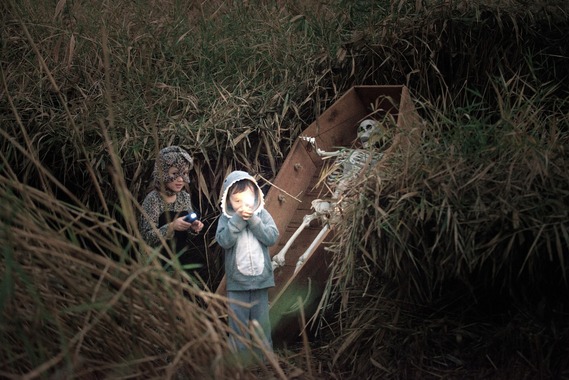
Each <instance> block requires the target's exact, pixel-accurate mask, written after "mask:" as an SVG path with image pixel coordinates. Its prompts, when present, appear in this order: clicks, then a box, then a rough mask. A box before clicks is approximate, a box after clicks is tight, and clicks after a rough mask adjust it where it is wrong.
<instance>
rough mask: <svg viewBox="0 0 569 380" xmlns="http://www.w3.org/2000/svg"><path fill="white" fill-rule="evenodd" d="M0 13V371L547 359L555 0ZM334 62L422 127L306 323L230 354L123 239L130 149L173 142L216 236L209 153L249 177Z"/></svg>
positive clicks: (559, 185)
mask: <svg viewBox="0 0 569 380" xmlns="http://www.w3.org/2000/svg"><path fill="white" fill-rule="evenodd" d="M0 11H1V14H0V17H1V23H2V26H3V27H2V28H1V30H0V33H1V41H2V45H1V47H0V49H1V54H0V57H1V58H0V124H1V129H0V145H1V154H0V196H1V198H2V204H1V205H0V210H1V214H0V216H1V222H0V243H1V245H2V247H3V255H2V258H1V259H0V268H1V270H2V276H1V278H2V280H1V286H0V309H1V318H2V319H1V321H0V322H1V323H0V331H1V340H2V342H3V344H2V347H1V348H0V349H1V350H2V351H1V354H0V361H1V363H2V365H0V367H1V368H2V370H3V371H4V372H3V373H2V375H3V376H6V377H13V378H17V377H19V376H20V375H22V374H27V378H35V377H54V376H60V377H66V378H69V377H81V378H83V377H89V376H91V377H93V378H97V377H132V376H135V377H141V378H151V377H156V378H164V377H173V376H175V374H176V373H179V372H180V371H182V372H183V371H187V372H189V373H191V374H192V375H194V376H200V377H206V378H207V377H215V378H225V377H226V378H234V377H235V376H240V377H242V378H247V377H248V376H249V377H250V376H255V375H259V373H262V376H266V377H269V376H274V377H277V378H279V377H281V378H282V377H283V376H290V377H294V376H296V377H304V378H318V377H324V378H325V377H331V378H334V377H335V376H336V377H342V378H354V377H366V378H368V377H375V376H379V375H381V376H383V377H387V378H413V377H420V378H424V377H447V378H456V377H469V375H470V377H473V378H478V377H483V376H488V377H499V376H500V375H502V377H508V375H511V376H509V377H516V378H523V377H563V376H567V369H566V367H564V366H563V363H561V362H560V360H559V358H560V357H561V358H563V357H566V354H567V352H566V348H565V347H566V346H567V344H566V343H567V329H566V327H567V326H566V323H565V322H564V320H565V319H566V313H567V306H566V302H565V301H564V299H565V298H564V297H565V296H566V295H567V292H566V290H567V289H566V288H567V284H566V274H567V246H568V243H569V242H568V240H569V238H568V235H569V234H568V233H567V229H568V227H567V225H568V223H567V209H569V207H568V193H567V190H566V183H567V170H566V168H567V130H568V125H567V124H568V123H567V115H568V114H569V113H568V111H567V110H568V104H567V94H568V93H569V91H568V89H567V77H568V76H569V72H568V71H567V67H569V65H568V64H567V60H568V56H569V52H568V51H567V48H566V46H567V44H566V43H565V39H566V35H567V31H568V30H569V26H568V25H569V21H568V17H567V16H568V12H569V9H568V8H567V2H565V1H561V0H560V1H548V2H533V3H532V4H526V3H524V2H519V1H513V0H512V1H509V0H508V1H498V2H496V1H488V2H472V1H453V2H450V1H448V2H438V1H437V2H434V1H423V2H408V1H399V2H389V3H388V2H377V1H369V2H368V1H357V2H346V1H342V0H337V1H329V2H301V1H298V2H297V1H278V2H245V3H242V4H241V3H240V4H237V3H234V2H228V1H221V0H220V1H209V2H198V3H195V2H182V1H174V0H161V1H146V2H135V3H127V2H120V1H119V2H87V1H69V0H67V1H66V0H61V1H57V2H43V1H35V0H24V1H13V0H10V1H7V2H2V3H1V4H0ZM236 37H237V38H236ZM355 84H405V85H407V86H408V87H409V88H410V89H411V93H412V94H413V95H414V97H415V98H416V100H417V101H418V108H419V110H420V112H421V114H422V116H423V117H424V119H425V120H426V121H427V123H426V125H425V129H424V135H423V136H422V140H421V144H420V145H417V146H416V147H415V149H413V150H412V151H411V152H412V153H413V154H412V155H409V154H407V153H410V152H402V153H401V154H400V155H396V156H394V157H393V158H392V159H391V161H390V162H389V166H387V167H383V168H382V169H381V171H378V172H371V173H370V174H369V175H368V176H367V177H365V181H364V182H362V184H361V188H362V189H365V192H363V196H362V197H354V201H353V203H352V206H353V207H352V208H347V216H348V219H347V220H346V224H345V225H343V226H339V227H338V232H339V233H338V235H337V236H338V240H337V241H335V242H333V249H334V250H335V252H336V253H337V255H336V256H335V267H334V273H333V276H332V278H331V282H330V287H329V288H328V291H329V292H328V293H327V295H326V297H327V298H326V299H325V300H326V301H327V302H326V306H327V308H326V310H324V311H323V312H322V316H323V317H325V318H327V319H324V320H321V321H320V323H321V324H322V325H323V326H326V325H329V326H331V329H324V330H323V332H322V335H323V336H322V340H321V341H319V343H312V346H310V347H308V346H307V345H306V344H304V345H302V348H301V349H299V350H298V352H295V353H290V352H283V353H280V354H281V356H280V358H279V359H280V361H279V362H278V363H276V364H275V363H273V362H271V363H269V364H268V365H267V366H264V367H263V366H261V367H260V368H258V369H256V370H255V371H258V372H259V373H255V372H254V371H251V370H250V369H243V368H240V367H239V366H237V367H234V366H233V365H232V364H231V363H227V362H226V356H225V352H226V347H225V339H224V337H225V335H226V334H227V333H228V332H227V331H226V330H225V329H226V328H225V325H224V324H223V323H222V319H219V316H218V315H212V314H210V313H209V312H205V311H204V310H203V309H202V308H201V307H199V306H198V305H196V304H195V303H192V302H187V299H188V298H190V299H191V300H196V302H197V303H199V301H198V300H199V299H201V298H204V297H205V298H208V299H209V300H210V302H213V304H214V305H218V304H219V307H221V304H222V303H223V302H224V301H223V300H220V299H217V298H215V299H213V300H212V299H211V297H213V295H212V294H211V293H208V292H205V293H204V292H203V291H201V290H199V289H197V288H196V286H195V285H194V284H193V282H192V279H190V278H188V277H187V276H185V275H183V274H182V273H181V272H180V273H178V275H177V276H175V277H169V276H166V275H165V273H163V272H162V271H161V269H159V268H158V267H157V266H155V265H154V264H153V260H151V259H150V258H151V257H152V252H151V251H150V250H149V248H148V247H146V246H145V245H144V244H142V243H141V240H140V237H139V235H138V231H137V226H136V215H137V212H138V203H139V201H140V200H141V199H142V198H143V197H144V195H145V193H146V189H147V187H148V183H149V179H150V171H151V168H152V163H153V160H154V157H155V154H156V152H157V151H158V149H159V148H161V147H162V146H165V145H168V144H178V145H182V146H184V147H185V148H187V149H188V150H189V151H190V152H191V153H192V154H193V155H194V156H195V158H196V167H195V168H196V170H195V171H194V172H193V173H192V187H193V190H194V191H195V195H196V203H197V204H198V205H199V209H200V210H201V211H202V215H203V219H204V221H206V223H207V225H208V228H209V232H208V233H207V234H206V235H205V241H204V246H205V248H204V249H207V250H208V253H210V254H211V255H212V257H214V258H215V257H217V256H218V255H217V252H216V246H215V244H214V243H212V241H211V237H212V235H213V234H212V231H214V226H215V220H216V216H217V212H218V209H217V205H218V196H219V194H218V191H219V189H220V187H221V181H222V180H223V178H224V177H225V175H226V173H227V171H230V170H233V169H245V170H248V171H250V172H252V173H255V174H261V175H262V176H263V177H264V178H267V179H268V180H269V181H270V180H271V179H272V178H274V176H275V174H276V173H277V172H278V171H279V169H280V165H281V164H282V162H283V160H284V157H285V156H286V154H287V152H288V150H289V149H290V147H291V145H292V143H293V141H294V140H295V138H296V137H297V136H298V135H299V134H300V133H301V131H302V130H303V129H304V128H305V127H306V126H307V125H308V124H309V123H310V122H312V121H313V120H314V118H315V117H316V116H318V115H319V114H320V113H321V112H322V111H323V110H324V109H326V108H327V107H328V106H329V105H330V104H332V103H333V102H334V101H335V100H336V99H337V98H338V97H339V96H340V95H342V94H343V93H344V92H345V91H346V90H347V89H349V88H350V87H351V86H352V85H355ZM403 153H406V154H403ZM380 178H381V180H380ZM219 264H220V263H219V262H218V261H216V260H215V259H213V261H212V277H213V278H214V279H213V282H214V283H215V281H216V279H215V277H216V276H217V279H219V278H220V273H219V272H220V265H219ZM551 289H553V290H551ZM498 306H499V307H498ZM214 309H216V307H214ZM331 330H332V331H334V334H332V335H329V332H330V331H331ZM111 337H112V338H111ZM315 345H318V347H315ZM299 352H300V354H299ZM510 353H513V354H511V355H510ZM330 362H331V363H332V364H328V363H330ZM214 364H215V365H214ZM217 364H219V365H217ZM279 366H283V368H280V367H279Z"/></svg>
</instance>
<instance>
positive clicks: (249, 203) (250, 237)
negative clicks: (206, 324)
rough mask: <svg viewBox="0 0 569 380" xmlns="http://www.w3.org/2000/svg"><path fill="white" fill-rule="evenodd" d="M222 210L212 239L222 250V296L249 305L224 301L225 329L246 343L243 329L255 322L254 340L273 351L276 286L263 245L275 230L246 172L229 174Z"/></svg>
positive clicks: (270, 242) (268, 243) (273, 240)
mask: <svg viewBox="0 0 569 380" xmlns="http://www.w3.org/2000/svg"><path fill="white" fill-rule="evenodd" d="M221 210H222V214H221V216H220V218H219V221H218V225H217V231H216V235H215V237H216V240H217V243H218V244H219V245H220V246H221V247H222V248H223V249H224V252H225V276H226V280H227V297H228V298H229V299H230V300H235V301H239V302H241V303H246V304H248V306H242V305H240V304H237V303H234V302H229V307H230V308H231V310H232V313H230V319H229V325H230V327H231V328H232V329H233V331H235V332H236V333H237V334H238V335H240V336H242V337H244V338H245V339H251V337H250V336H249V334H248V333H247V331H248V330H244V328H245V329H248V328H249V327H250V323H251V322H252V321H257V322H258V323H259V325H260V327H261V328H262V331H261V332H260V333H262V335H261V334H259V335H260V336H259V337H260V338H261V339H262V340H263V341H264V343H265V345H266V348H267V349H269V350H272V338H271V324H270V320H269V295H268V290H269V288H270V287H273V286H275V280H274V276H273V267H272V265H271V258H270V256H269V248H268V247H270V246H272V245H274V244H275V243H276V241H277V239H278V237H279V231H278V229H277V226H276V224H275V222H274V220H273V218H272V216H271V215H270V214H269V212H268V211H267V210H265V208H264V199H263V193H262V191H261V189H260V187H259V185H258V184H257V181H255V179H254V178H253V177H252V176H251V175H250V174H249V173H247V172H244V171H234V172H232V173H230V174H229V175H228V176H227V178H226V179H225V181H224V182H223V188H222V192H221ZM232 314H233V315H234V316H235V319H234V318H232V317H231V315H232ZM234 344H235V348H237V350H243V349H244V345H243V343H242V342H240V341H239V340H238V339H237V340H235V341H234Z"/></svg>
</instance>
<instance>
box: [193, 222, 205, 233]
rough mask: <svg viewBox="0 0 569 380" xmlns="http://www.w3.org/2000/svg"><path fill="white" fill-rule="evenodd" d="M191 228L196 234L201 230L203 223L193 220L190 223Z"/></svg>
mask: <svg viewBox="0 0 569 380" xmlns="http://www.w3.org/2000/svg"><path fill="white" fill-rule="evenodd" d="M190 225H191V229H192V230H194V232H195V233H196V234H199V233H200V231H201V230H202V228H203V226H204V224H203V223H202V222H201V220H194V221H193V222H192V223H191V224H190Z"/></svg>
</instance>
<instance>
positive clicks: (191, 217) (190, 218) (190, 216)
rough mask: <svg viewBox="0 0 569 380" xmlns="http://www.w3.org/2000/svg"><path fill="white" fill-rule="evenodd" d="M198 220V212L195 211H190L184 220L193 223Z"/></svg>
mask: <svg viewBox="0 0 569 380" xmlns="http://www.w3.org/2000/svg"><path fill="white" fill-rule="evenodd" d="M196 220H198V214H196V213H195V212H193V211H192V212H190V213H189V214H188V215H186V216H185V218H184V222H188V223H193V222H195V221H196Z"/></svg>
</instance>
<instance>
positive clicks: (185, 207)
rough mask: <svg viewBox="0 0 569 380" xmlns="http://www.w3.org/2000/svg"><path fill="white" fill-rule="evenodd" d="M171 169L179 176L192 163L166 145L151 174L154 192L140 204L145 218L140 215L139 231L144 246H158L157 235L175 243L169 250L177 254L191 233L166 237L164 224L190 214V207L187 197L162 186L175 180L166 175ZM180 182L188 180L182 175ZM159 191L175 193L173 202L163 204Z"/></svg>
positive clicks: (184, 153)
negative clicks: (174, 168)
mask: <svg viewBox="0 0 569 380" xmlns="http://www.w3.org/2000/svg"><path fill="white" fill-rule="evenodd" d="M171 166H175V167H177V168H178V170H179V171H180V173H182V172H183V169H184V168H185V167H189V168H190V169H191V168H192V166H193V160H192V158H191V156H190V155H189V154H188V153H187V152H186V151H185V150H184V149H182V148H180V147H178V146H169V147H166V148H163V149H161V150H160V153H159V155H158V157H157V159H156V162H155V164H154V171H153V173H152V174H153V177H154V190H153V191H151V192H150V193H149V194H148V195H147V196H146V198H145V199H144V202H143V203H142V208H143V209H144V212H145V214H146V216H147V217H144V216H141V218H140V231H141V233H142V237H143V238H144V240H145V241H146V243H147V244H149V245H151V246H158V245H159V244H160V238H159V236H158V235H161V236H162V237H163V238H165V239H167V240H170V241H171V242H172V243H173V244H175V246H174V247H172V248H173V249H174V251H175V252H177V251H178V250H180V249H181V248H183V247H185V246H187V243H186V241H187V239H188V235H191V231H190V232H186V231H176V232H175V233H174V236H168V235H167V233H168V223H170V222H171V221H172V220H174V219H175V218H178V217H180V216H184V215H187V214H188V213H189V212H192V211H194V207H193V205H192V200H191V196H190V194H189V193H188V192H186V191H185V190H182V191H180V192H179V193H174V192H172V191H171V190H168V189H165V185H166V183H168V182H170V181H173V180H174V179H175V178H170V177H169V176H168V169H169V168H170V167H171ZM183 179H184V182H185V183H187V184H189V182H190V178H189V177H188V176H187V175H183ZM161 192H164V193H165V194H167V195H173V194H176V200H175V201H174V202H173V203H166V202H165V201H164V199H163V197H162V195H161V194H160V193H161ZM172 238H173V239H172Z"/></svg>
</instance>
